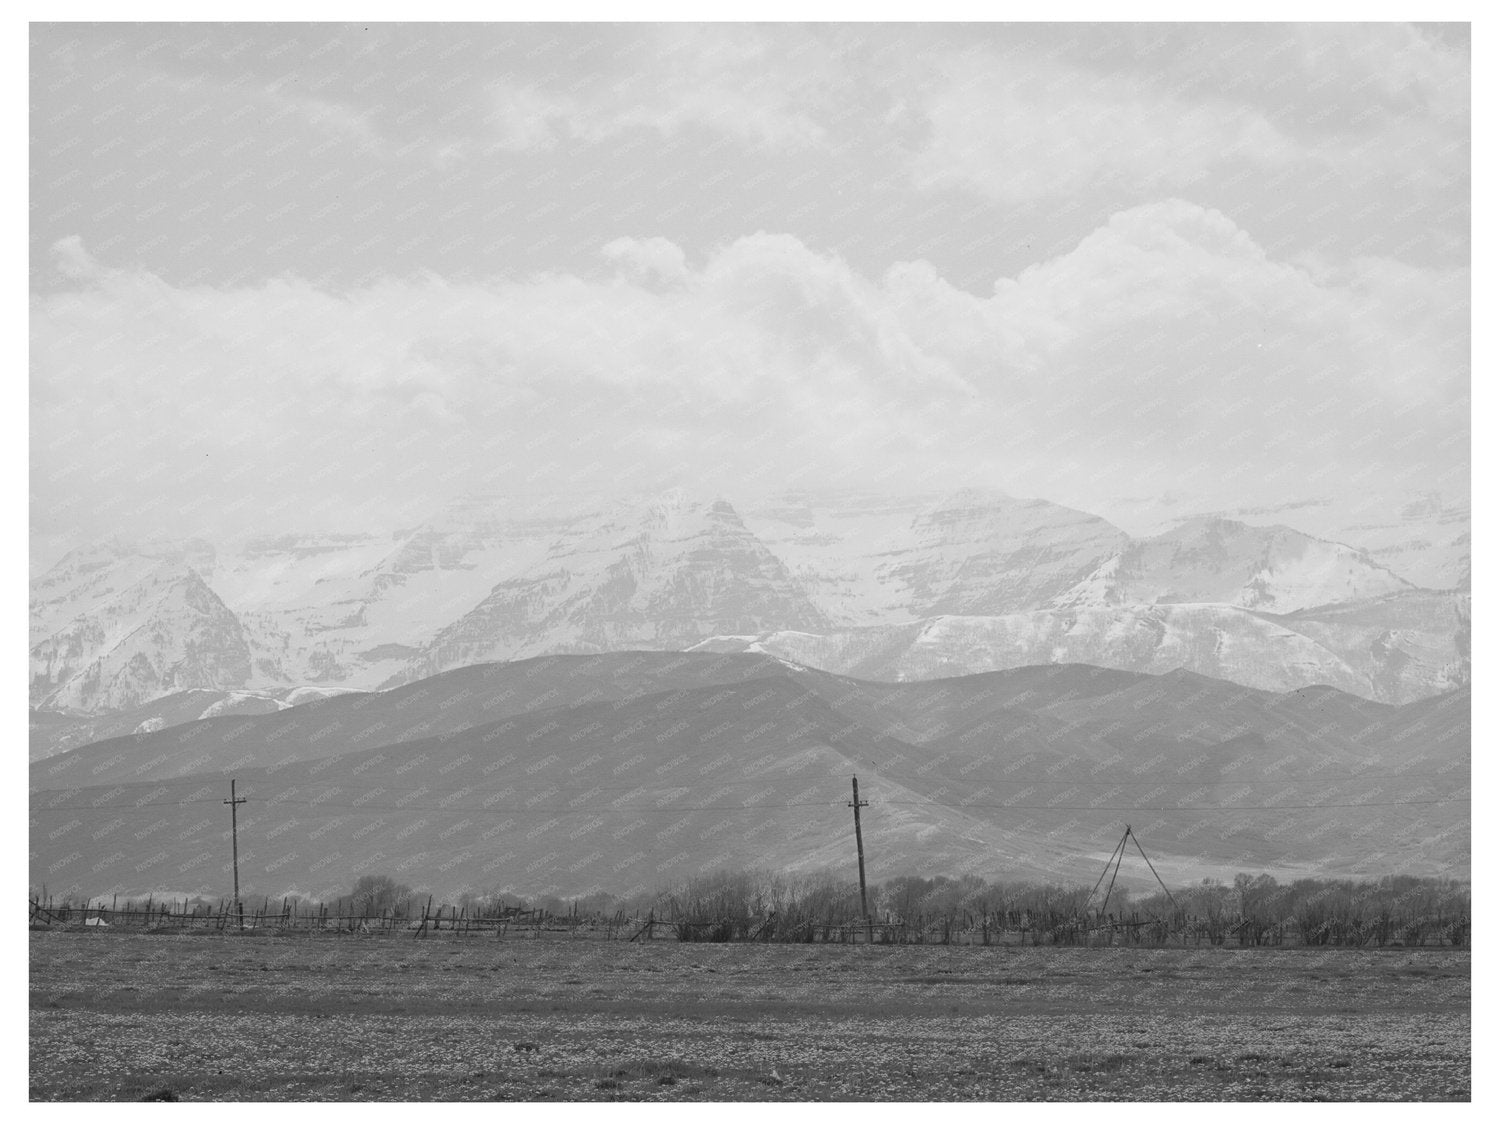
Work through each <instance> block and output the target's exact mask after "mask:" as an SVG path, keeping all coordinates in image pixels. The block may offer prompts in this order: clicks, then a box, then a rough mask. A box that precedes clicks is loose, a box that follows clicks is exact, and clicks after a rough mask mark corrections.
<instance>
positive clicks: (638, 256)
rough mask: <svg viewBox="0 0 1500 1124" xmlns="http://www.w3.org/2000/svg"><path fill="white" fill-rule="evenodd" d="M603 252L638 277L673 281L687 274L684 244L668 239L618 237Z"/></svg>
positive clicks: (682, 279)
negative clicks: (679, 244) (680, 244)
mask: <svg viewBox="0 0 1500 1124" xmlns="http://www.w3.org/2000/svg"><path fill="white" fill-rule="evenodd" d="M600 253H602V254H603V255H604V257H605V258H607V259H608V260H610V261H612V262H615V263H617V264H619V265H620V266H621V267H622V268H624V269H625V270H626V271H627V272H628V273H630V274H631V275H632V276H635V277H638V278H642V279H646V278H653V277H654V278H658V279H660V280H662V281H668V282H672V281H686V280H687V277H688V268H687V258H686V256H685V255H684V254H683V252H682V247H681V246H678V245H677V244H676V243H675V242H671V241H669V240H668V239H666V238H616V239H615V240H614V241H613V242H610V243H609V244H608V245H606V246H605V247H604V249H603V250H601V251H600Z"/></svg>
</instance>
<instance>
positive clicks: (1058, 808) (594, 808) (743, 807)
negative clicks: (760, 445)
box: [41, 796, 1470, 816]
mask: <svg viewBox="0 0 1500 1124" xmlns="http://www.w3.org/2000/svg"><path fill="white" fill-rule="evenodd" d="M1469 799H1470V798H1469V797H1468V796H1450V797H1444V798H1441V799H1436V800H1369V801H1362V802H1350V803H1333V804H1180V805H1157V806H1141V805H1139V804H1129V805H1116V804H988V803H963V802H951V801H942V800H877V801H876V802H875V805H876V806H879V805H882V804H889V805H903V806H912V807H926V808H949V809H954V810H957V811H966V810H968V809H972V808H982V809H986V810H999V811H1012V812H1285V811H1312V810H1317V809H1322V808H1407V807H1427V806H1431V805H1436V804H1454V803H1459V802H1462V801H1468V800H1469ZM214 803H220V801H215V800H168V801H161V802H156V803H146V804H129V805H124V804H112V805H111V804H106V805H94V804H58V805H53V806H51V807H48V808H45V809H41V810H42V811H49V812H51V811H56V812H63V811H75V812H77V811H90V812H92V811H126V810H128V809H131V808H187V807H192V806H194V805H198V804H214ZM837 804H838V801H837V799H834V798H830V799H828V800H807V801H791V802H788V803H783V804H649V805H647V804H609V805H589V806H586V807H572V806H569V807H558V806H553V805H548V806H543V807H535V806H533V807H518V806H513V805H507V806H504V807H495V806H494V805H491V806H489V807H474V806H472V805H459V806H454V805H451V804H450V805H437V804H350V803H343V802H338V801H332V800H296V799H291V798H287V799H276V798H275V797H272V798H270V799H268V800H266V801H265V803H264V805H263V806H264V807H265V808H266V809H267V810H268V811H269V810H270V809H273V808H276V807H279V806H282V805H293V806H296V807H307V808H339V809H345V810H352V811H357V812H438V813H442V812H448V813H453V814H464V815H486V814H494V815H543V814H545V815H579V814H585V813H593V814H598V813H605V812H637V813H639V812H647V813H652V814H655V815H663V816H667V815H676V814H678V813H680V812H744V811H768V810H777V809H783V808H831V807H836V806H837Z"/></svg>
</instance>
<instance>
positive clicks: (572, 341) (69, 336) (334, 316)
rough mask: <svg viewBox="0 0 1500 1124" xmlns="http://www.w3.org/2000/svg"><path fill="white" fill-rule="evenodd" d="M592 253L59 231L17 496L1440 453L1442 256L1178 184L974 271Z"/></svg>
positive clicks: (728, 249)
mask: <svg viewBox="0 0 1500 1124" xmlns="http://www.w3.org/2000/svg"><path fill="white" fill-rule="evenodd" d="M603 254H604V256H605V258H606V259H607V260H609V261H610V262H612V263H613V264H614V266H615V267H616V272H614V273H612V274H609V275H606V276H602V277H586V276H579V275H574V274H566V273H559V274H549V275H543V276H539V277H536V278H533V279H530V280H527V281H524V282H517V281H498V280H497V281H488V282H472V281H470V282H460V281H455V280H451V279H447V278H444V277H441V276H437V275H434V274H421V275H417V276H412V277H404V278H397V277H388V278H384V279H380V280H377V281H372V282H370V283H368V284H365V285H362V286H359V287H356V288H353V289H348V290H334V289H330V288H327V287H324V286H320V285H317V284H314V283H312V282H309V281H306V280H303V279H299V278H295V277H285V278H280V279H276V280H273V281H269V282H266V283H263V284H259V285H251V286H242V287H236V288H213V287H207V286H196V287H178V286H173V285H169V284H167V283H165V282H163V281H162V280H161V279H160V278H158V277H156V276H154V275H152V274H149V273H146V272H142V271H139V270H129V269H112V268H106V267H104V266H101V265H99V264H98V263H96V262H94V260H93V259H92V258H91V257H90V256H89V254H88V252H87V250H86V249H85V248H84V246H83V244H82V242H81V241H80V240H79V239H77V238H68V239H64V240H62V241H61V242H59V243H58V244H57V246H56V247H55V256H56V261H57V264H58V267H59V269H60V270H61V271H63V272H64V273H65V274H66V276H67V277H68V278H69V279H70V280H71V281H72V287H71V288H70V289H69V290H68V291H66V292H63V293H59V294H56V295H53V296H48V297H41V298H37V299H35V300H34V301H33V306H32V318H31V335H32V341H31V342H32V355H33V373H32V408H33V481H34V491H35V493H36V495H37V497H38V510H39V511H41V512H47V511H51V510H53V508H54V506H55V505H60V507H59V510H63V511H65V512H67V515H66V518H67V519H68V520H69V521H71V522H77V523H81V524H87V523H97V524H110V525H112V524H113V523H117V522H119V521H120V520H126V521H129V520H137V521H141V520H147V521H150V522H153V523H160V522H172V521H174V520H175V521H177V522H179V523H181V524H183V525H184V526H183V527H180V528H178V529H188V530H191V529H193V528H198V529H200V530H206V527H205V524H213V523H215V522H216V521H222V520H230V521H239V522H243V523H245V524H247V525H251V526H268V525H272V524H274V523H276V522H278V521H285V520H287V519H292V518H303V517H305V518H309V519H313V520H314V521H321V522H329V521H333V520H334V518H335V517H337V518H339V519H344V520H348V521H349V522H351V523H354V524H359V523H361V522H364V523H369V522H370V521H371V520H373V519H375V518H376V515H377V514H380V513H388V512H390V511H393V510H397V509H399V510H402V511H409V512H411V513H412V514H417V515H420V513H421V512H422V511H423V510H425V509H426V508H427V507H430V506H431V505H432V504H433V503H436V502H438V501H439V500H440V499H442V498H446V496H447V495H448V494H452V493H454V492H458V491H464V490H470V489H473V488H477V487H488V488H492V489H498V490H507V491H510V490H533V491H545V490H556V489H558V488H570V489H578V490H585V491H587V490H595V491H600V490H602V491H609V490H612V489H613V488H615V487H618V486H626V485H628V486H633V487H635V486H649V487H655V486H659V485H664V484H672V483H683V482H689V481H690V482H692V483H694V484H695V485H703V486H719V487H723V488H726V489H728V490H730V491H731V492H736V491H739V490H743V489H745V488H748V487H754V488H755V490H762V486H764V487H765V488H769V487H772V486H786V485H795V484H801V485H821V484H827V483H829V482H835V481H845V482H850V481H858V482H862V483H865V484H872V483H874V482H877V481H885V482H886V483H903V482H904V483H907V484H912V485H917V484H921V483H923V482H928V483H936V484H940V485H943V486H948V485H956V484H961V483H966V482H982V483H990V484H999V485H1002V486H1008V487H1011V488H1012V489H1013V490H1016V491H1018V492H1021V493H1023V494H1025V493H1029V494H1040V495H1047V496H1051V497H1054V498H1059V499H1064V500H1071V501H1072V502H1075V503H1079V504H1081V505H1083V506H1086V502H1085V501H1086V499H1087V497H1088V496H1089V494H1090V490H1091V489H1092V490H1093V491H1094V492H1097V491H1099V490H1100V489H1102V488H1104V487H1105V485H1106V484H1107V485H1108V488H1109V490H1110V492H1111V494H1112V493H1113V492H1117V491H1120V490H1133V491H1149V490H1153V489H1154V490H1158V491H1160V490H1165V489H1166V488H1168V487H1180V486H1182V485H1183V483H1184V481H1190V482H1192V483H1193V485H1194V486H1198V487H1208V488H1211V487H1219V488H1221V489H1222V490H1223V491H1225V492H1226V493H1229V494H1232V495H1233V496H1235V497H1236V499H1237V500H1238V501H1241V502H1248V500H1247V498H1246V497H1254V496H1255V495H1257V494H1258V493H1259V492H1265V493H1266V494H1267V495H1270V496H1276V495H1281V496H1284V495H1285V494H1287V492H1288V490H1294V491H1296V490H1298V489H1301V490H1307V489H1308V488H1313V489H1314V490H1318V489H1319V487H1320V486H1328V487H1331V486H1332V485H1333V484H1340V485H1342V486H1345V487H1347V486H1353V485H1357V484H1359V483H1361V482H1366V483H1368V482H1370V481H1374V480H1376V479H1382V480H1389V479H1391V478H1392V477H1394V476H1398V475H1399V476H1401V478H1402V479H1403V480H1408V481H1422V480H1429V479H1437V478H1441V477H1442V476H1443V475H1444V474H1445V473H1446V474H1448V475H1450V476H1451V475H1452V474H1453V473H1455V472H1458V471H1460V470H1464V471H1466V466H1467V456H1468V447H1467V441H1468V423H1467V395H1468V366H1467V342H1468V336H1467V304H1466V301H1467V296H1466V293H1467V274H1466V272H1465V271H1438V270H1421V269H1416V268H1413V267H1410V266H1405V265H1402V264H1400V263H1395V262H1391V261H1389V260H1386V259H1367V260H1361V261H1359V262H1356V263H1355V264H1354V265H1352V266H1334V265H1328V264H1324V263H1318V262H1315V261H1308V262H1303V263H1296V264H1294V263H1289V262H1284V261H1276V260H1274V259H1272V258H1270V257H1268V256H1267V255H1266V254H1265V253H1264V252H1263V250H1262V249H1261V248H1260V247H1259V246H1257V245H1256V243H1255V242H1254V241H1253V240H1252V239H1251V238H1250V237H1249V236H1248V235H1247V234H1246V233H1245V231H1243V230H1242V229H1240V228H1239V227H1238V226H1236V224H1235V223H1233V222H1232V221H1231V220H1230V219H1228V218H1227V217H1226V216H1224V215H1223V214H1220V213H1218V212H1215V211H1212V210H1209V209H1205V208H1202V207H1199V206H1196V205H1194V204H1192V203H1189V202H1185V201H1182V200H1170V201H1167V202H1164V203H1161V204H1155V205H1151V206H1146V207H1140V208H1133V209H1131V210H1128V211H1125V212H1121V213H1120V214H1117V215H1115V216H1114V217H1113V218H1112V219H1111V220H1110V221H1109V222H1108V223H1106V224H1105V225H1104V226H1102V227H1100V228H1099V229H1098V230H1095V231H1093V232H1092V233H1091V234H1089V235H1088V236H1087V237H1086V238H1084V239H1083V240H1081V242H1080V243H1079V244H1078V245H1077V246H1076V247H1074V249H1072V250H1071V251H1070V252H1068V253H1066V254H1063V255H1061V256H1059V257H1057V258H1055V259H1053V260H1050V261H1046V262H1042V263H1038V264H1037V265H1035V266H1033V267H1032V268H1030V269H1027V270H1024V271H1022V272H1021V273H1020V274H1018V275H1017V276H1015V277H1011V278H1002V279H1000V280H998V281H997V282H996V284H995V286H994V290H993V293H992V294H990V295H988V296H976V295H974V294H972V293H970V292H967V291H964V290H961V289H958V288H955V287H954V286H952V285H951V284H949V283H948V282H947V281H946V280H945V279H944V278H943V277H942V276H941V275H940V274H939V273H938V271H937V270H936V269H935V268H934V267H933V266H931V265H930V264H928V263H925V262H907V263H899V264H897V265H893V266H892V267H890V268H889V269H888V270H887V271H886V272H885V273H884V274H883V275H882V276H880V277H877V278H870V277H866V276H864V275H863V274H861V273H859V272H858V271H856V270H854V269H852V268H851V267H850V266H849V265H848V264H847V263H845V262H843V261H842V260H841V259H839V258H838V257H836V256H834V255H831V254H826V253H819V252H816V251H814V250H812V249H810V248H809V247H807V246H806V245H804V244H803V243H802V242H801V241H799V240H798V239H796V238H794V237H791V236H789V235H772V234H764V233H762V234H755V235H750V236H747V237H744V238H740V239H736V240H734V241H732V242H730V243H728V244H726V245H723V246H720V247H718V248H716V249H713V250H712V251H710V252H708V253H707V254H706V255H705V257H704V259H703V263H702V265H701V266H700V267H698V268H693V267H691V266H689V265H688V264H687V260H686V255H685V254H684V253H683V251H682V249H681V248H680V247H678V246H676V245H675V244H673V243H671V242H669V241H667V240H665V239H661V238H645V239H635V238H621V239H618V240H615V241H613V242H611V243H609V244H608V245H606V246H605V247H604V249H603ZM1323 490H1327V488H1323ZM1297 494H1301V492H1300V491H1298V493H1297ZM70 498H71V506H69V501H70ZM80 506H82V507H83V508H86V509H87V510H88V511H89V512H90V513H91V514H90V515H89V518H88V519H87V520H85V519H83V518H82V517H81V516H80V514H79V512H80ZM44 530H45V528H44Z"/></svg>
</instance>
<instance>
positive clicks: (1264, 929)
mask: <svg viewBox="0 0 1500 1124" xmlns="http://www.w3.org/2000/svg"><path fill="white" fill-rule="evenodd" d="M30 904H31V922H30V924H31V928H33V929H54V928H66V929H75V928H108V929H115V930H126V931H141V932H193V931H197V932H212V933H238V932H250V933H262V934H265V933H271V934H279V935H286V936H294V935H298V934H302V935H308V936H312V935H316V934H328V935H339V934H343V935H364V936H398V935H399V936H409V937H417V938H425V937H428V936H443V937H490V938H492V939H499V940H506V939H531V940H542V939H559V938H562V939H573V940H582V939H592V940H623V941H631V942H634V941H642V940H645V941H651V940H678V941H693V942H713V943H728V942H777V943H798V944H872V943H873V944H887V945H890V944H899V945H906V944H937V945H985V946H990V945H993V946H1007V945H1008V946H1031V947H1036V946H1042V945H1054V946H1068V947H1141V948H1174V947H1178V948H1198V947H1204V946H1208V947H1224V946H1233V947H1242V948H1248V947H1274V948H1287V947H1360V948H1363V947H1450V948H1451V947H1461V948H1468V947H1469V943H1470V920H1469V917H1468V916H1467V915H1463V916H1458V917H1437V918H1423V919H1416V920H1410V921H1405V922H1402V923H1399V924H1393V923H1392V922H1391V921H1390V919H1388V918H1375V919H1373V920H1370V921H1368V922H1361V923H1353V922H1348V921H1342V920H1329V921H1323V922H1320V923H1319V924H1317V925H1316V926H1311V925H1308V926H1304V925H1302V924H1299V923H1298V921H1297V920H1295V919H1288V920H1285V921H1275V922H1269V921H1266V920H1264V919H1262V918H1253V917H1252V918H1234V917H1211V918H1201V917H1192V916H1185V915H1179V916H1176V917H1172V918H1163V917H1159V916H1155V915H1150V914H1148V915H1145V916H1142V915H1141V914H1140V913H1131V914H1129V915H1126V914H1106V915H1082V916H1080V915H1033V914H1031V913H1029V912H1026V911H1007V910H997V911H994V912H985V913H977V914H976V913H972V912H953V913H948V914H941V915H938V916H933V917H927V916H924V915H921V914H919V915H917V916H916V917H914V918H912V919H910V920H903V919H898V920H883V921H874V920H871V921H868V922H867V921H864V920H850V919H847V918H845V919H839V918H835V917H833V916H829V917H827V918H824V919H822V920H813V919H800V920H796V919H783V918H780V917H778V916H777V915H776V914H775V913H774V912H773V913H771V914H769V915H768V916H765V917H761V918H752V917H746V916H737V917H713V918H704V917H688V916H682V915H675V916H674V915H673V914H671V913H669V914H668V916H666V917H658V916H657V915H656V912H655V911H654V910H653V911H651V912H649V913H648V914H647V916H646V917H637V916H629V915H627V914H626V913H625V912H624V911H623V910H621V911H617V912H615V913H613V914H608V913H592V914H581V913H579V912H577V911H576V910H574V911H572V912H568V913H562V914H556V913H551V912H549V911H547V910H540V909H521V908H511V909H502V910H499V911H490V912H487V913H481V912H471V911H470V910H469V909H467V908H463V907H458V906H449V905H439V906H437V907H436V908H435V909H434V908H433V906H432V902H431V900H429V901H428V903H427V905H426V906H425V907H424V908H423V909H422V911H421V913H420V914H415V913H413V914H408V913H406V912H404V911H395V910H389V909H387V910H382V911H380V912H378V913H373V912H368V911H367V912H363V913H341V912H338V911H333V912H330V911H329V909H328V907H327V906H324V905H316V904H309V903H305V902H295V901H292V900H290V899H284V900H282V901H281V902H279V903H278V902H274V901H272V900H271V899H269V898H267V899H262V901H261V902H260V903H259V904H258V905H256V904H254V903H250V906H249V907H248V908H245V903H241V907H242V908H241V909H239V910H236V909H235V908H234V905H233V903H232V902H230V901H228V900H224V901H220V902H218V903H217V904H209V903H202V902H199V903H188V902H184V901H164V902H157V901H155V900H154V899H147V901H146V902H145V903H144V905H143V904H141V903H139V902H130V903H126V905H125V907H124V908H118V906H117V905H111V906H107V907H106V906H95V905H90V906H79V905H73V904H67V903H63V904H55V903H53V902H52V901H51V900H50V899H35V898H33V899H31V903H30Z"/></svg>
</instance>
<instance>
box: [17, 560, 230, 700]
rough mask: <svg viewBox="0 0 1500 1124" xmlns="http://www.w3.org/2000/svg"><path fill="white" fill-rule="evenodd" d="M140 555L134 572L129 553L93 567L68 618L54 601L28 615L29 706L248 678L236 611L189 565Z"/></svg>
mask: <svg viewBox="0 0 1500 1124" xmlns="http://www.w3.org/2000/svg"><path fill="white" fill-rule="evenodd" d="M148 561H154V563H155V564H154V565H152V566H150V568H149V569H146V571H145V573H143V574H140V576H138V577H137V574H138V573H139V572H140V570H141V568H142V566H141V562H142V560H141V559H140V558H137V557H129V556H127V557H125V558H122V559H119V560H118V563H117V564H114V565H108V566H104V567H99V568H94V569H91V570H90V571H89V574H88V582H87V590H88V596H87V608H86V610H85V611H84V612H83V613H81V614H79V615H76V616H73V617H72V618H71V619H66V620H64V619H63V618H64V617H65V616H66V614H65V613H61V612H58V611H57V610H58V605H57V603H56V602H52V603H50V604H49V605H48V606H47V608H46V611H44V612H43V613H41V614H37V615H35V616H34V618H33V630H32V641H33V642H32V645H31V691H30V694H31V700H32V703H33V705H35V706H41V707H47V708H50V709H68V708H71V709H77V710H84V711H93V710H118V709H123V708H126V707H132V706H138V705H140V704H141V703H143V702H147V701H149V700H151V699H154V698H159V697H161V696H162V695H169V694H173V693H174V692H178V691H184V690H188V689H190V688H194V687H235V686H243V685H244V684H245V683H247V682H248V681H249V680H250V677H251V668H250V662H251V661H250V646H249V643H248V641H247V639H246V636H245V632H244V629H243V628H242V627H241V625H240V622H239V619H238V618H237V617H236V616H235V615H234V613H232V612H231V611H230V610H229V608H228V607H227V606H226V605H225V604H224V602H223V601H221V600H220V599H219V597H218V595H217V594H215V593H214V592H213V590H211V589H209V587H208V586H207V585H206V584H205V583H204V581H203V579H202V578H201V577H200V576H199V575H198V572H197V571H196V570H194V569H192V568H191V567H189V566H187V565H185V564H184V563H182V562H180V561H164V560H148ZM132 579H133V580H132ZM39 637H40V638H39Z"/></svg>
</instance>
